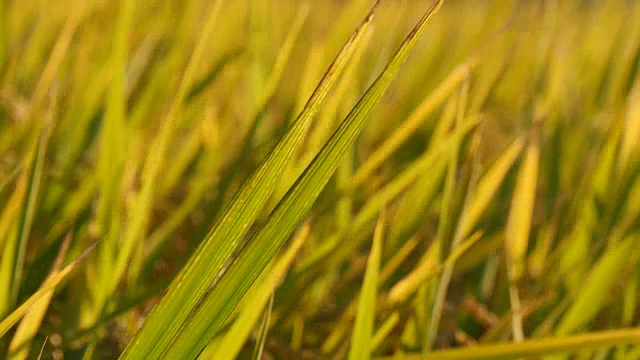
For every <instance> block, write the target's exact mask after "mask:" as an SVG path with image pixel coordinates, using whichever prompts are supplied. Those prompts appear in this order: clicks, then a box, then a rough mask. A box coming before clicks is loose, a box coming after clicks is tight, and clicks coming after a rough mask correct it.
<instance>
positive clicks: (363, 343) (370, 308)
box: [349, 212, 385, 360]
mask: <svg viewBox="0 0 640 360" xmlns="http://www.w3.org/2000/svg"><path fill="white" fill-rule="evenodd" d="M384 225H385V216H384V212H382V213H380V219H379V220H378V225H377V226H376V230H375V233H374V235H373V245H371V253H370V254H369V260H368V261H367V270H366V271H365V273H364V281H363V283H362V290H361V291H360V299H359V300H358V310H357V314H356V321H355V324H354V325H353V334H352V335H351V349H350V350H349V359H350V360H354V359H369V358H371V350H372V349H373V347H372V344H373V325H374V321H375V317H376V296H377V295H376V294H377V293H378V273H379V271H380V256H381V252H382V250H381V249H382V237H383V231H384Z"/></svg>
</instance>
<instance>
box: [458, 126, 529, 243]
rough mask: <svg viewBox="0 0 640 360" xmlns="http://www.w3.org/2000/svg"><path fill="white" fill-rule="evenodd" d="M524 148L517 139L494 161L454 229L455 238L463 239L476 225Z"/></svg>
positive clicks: (521, 139) (522, 140) (521, 142)
mask: <svg viewBox="0 0 640 360" xmlns="http://www.w3.org/2000/svg"><path fill="white" fill-rule="evenodd" d="M523 147H524V139H523V138H521V137H520V138H517V139H516V140H515V141H513V143H511V145H509V147H508V148H507V149H505V150H504V152H503V153H502V154H501V155H500V157H499V158H498V159H497V160H496V161H495V163H494V164H493V165H492V166H491V168H490V169H489V170H488V171H487V173H486V174H485V175H484V176H483V177H482V179H481V180H480V182H479V183H478V187H477V189H476V191H475V193H474V196H473V198H472V200H471V203H470V204H469V210H468V212H466V214H464V215H463V219H462V221H461V224H460V225H459V226H458V228H457V229H456V235H455V237H456V238H460V239H461V238H465V237H467V236H468V235H469V232H470V231H471V230H472V229H473V227H474V226H475V225H476V224H477V222H478V220H480V217H481V216H482V214H483V213H484V211H485V210H486V208H487V207H488V206H489V204H490V202H491V200H492V199H493V197H494V196H495V194H496V193H497V192H498V189H499V188H500V186H501V185H502V182H503V181H504V178H505V177H506V176H507V173H508V172H509V170H510V169H511V167H512V166H513V164H514V163H515V161H516V159H517V158H518V155H520V152H521V150H522V148H523Z"/></svg>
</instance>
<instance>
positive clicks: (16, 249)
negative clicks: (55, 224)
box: [0, 110, 53, 316]
mask: <svg viewBox="0 0 640 360" xmlns="http://www.w3.org/2000/svg"><path fill="white" fill-rule="evenodd" d="M52 111H53V110H52ZM52 127H53V122H52V121H51V119H49V121H46V123H45V125H44V126H43V128H42V129H41V131H40V134H39V136H38V137H37V139H36V143H35V147H34V148H33V150H32V153H31V156H32V157H31V160H30V166H29V168H25V169H24V170H25V172H24V176H25V179H24V182H25V184H26V187H25V189H24V191H25V195H24V199H23V202H22V206H21V208H20V212H19V215H18V217H17V219H16V220H17V222H16V226H17V228H16V233H15V234H16V235H15V238H14V239H13V241H10V242H7V243H5V247H4V249H3V256H2V260H3V261H2V268H1V270H0V271H1V272H2V274H0V277H2V278H3V280H4V281H3V286H2V287H3V288H4V289H3V290H5V291H3V292H4V294H3V297H2V299H1V300H2V302H3V303H1V304H0V316H2V315H5V314H6V312H7V311H9V310H11V309H12V308H13V307H14V306H15V304H16V302H17V301H18V293H19V291H20V286H21V285H23V284H22V275H23V272H24V261H25V256H26V251H27V242H28V241H29V235H30V234H31V228H32V225H33V220H34V216H35V211H36V205H37V202H38V193H39V191H40V183H41V180H42V175H43V169H44V161H45V154H46V151H47V147H48V144H49V137H50V135H51V132H52V131H53V129H52ZM5 286H6V288H5Z"/></svg>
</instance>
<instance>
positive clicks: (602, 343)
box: [380, 329, 640, 360]
mask: <svg viewBox="0 0 640 360" xmlns="http://www.w3.org/2000/svg"><path fill="white" fill-rule="evenodd" d="M624 344H640V330H639V329H622V330H612V331H605V332H596V333H591V334H584V335H576V336H565V337H555V338H548V339H535V340H526V341H523V342H521V343H517V344H495V345H481V346H474V347H469V348H461V349H451V350H441V351H434V352H431V353H429V359H430V360H467V359H475V360H484V359H486V360H489V359H491V360H498V359H518V358H537V357H540V356H544V355H550V354H554V353H568V352H578V351H582V350H596V349H601V348H603V347H613V346H617V345H624ZM401 358H402V359H406V360H413V359H416V360H417V359H424V357H423V355H422V354H405V355H403V356H402V357H401ZM380 359H381V360H382V359H389V360H391V359H395V357H387V358H380Z"/></svg>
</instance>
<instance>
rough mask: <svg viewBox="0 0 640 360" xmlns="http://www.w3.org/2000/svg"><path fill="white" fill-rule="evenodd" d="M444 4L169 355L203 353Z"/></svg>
mask: <svg viewBox="0 0 640 360" xmlns="http://www.w3.org/2000/svg"><path fill="white" fill-rule="evenodd" d="M441 5H442V1H436V2H434V3H433V5H432V6H431V7H430V8H429V10H428V11H427V12H426V13H425V15H424V16H423V17H422V18H421V19H420V21H419V22H418V24H417V25H416V26H415V27H414V29H413V30H412V31H411V33H410V34H409V35H408V36H407V37H406V38H405V40H404V42H403V43H402V45H401V46H400V48H399V50H398V51H397V52H396V54H395V55H394V57H393V58H392V59H391V61H390V62H389V64H388V65H387V67H386V68H385V70H384V71H383V72H382V74H380V76H379V77H378V78H377V79H376V81H375V82H374V83H373V84H372V85H371V87H369V89H368V90H367V91H366V93H365V94H364V95H363V97H362V98H361V99H360V101H359V102H358V103H357V104H356V106H355V107H354V108H353V109H352V111H351V112H350V113H349V115H348V116H347V117H346V119H345V120H344V121H343V122H342V123H341V124H340V126H339V127H338V129H337V130H336V131H335V132H334V134H333V136H332V137H331V139H330V140H329V142H328V143H327V144H326V145H325V146H324V147H323V149H322V150H321V151H320V153H319V154H318V155H317V156H316V157H315V159H314V160H313V161H312V163H311V164H310V166H309V167H308V168H307V169H306V170H305V172H304V173H303V174H302V175H301V177H300V178H299V179H298V181H297V182H296V183H295V185H294V186H293V187H292V189H290V190H289V192H288V193H287V194H286V195H285V197H284V198H283V199H282V201H281V202H280V203H279V204H278V206H277V207H276V209H275V210H274V211H273V212H272V213H271V214H270V216H269V218H268V220H267V222H266V223H265V224H264V226H262V227H261V228H260V230H259V231H258V232H257V233H256V234H255V235H254V236H253V237H252V238H251V239H250V240H249V242H248V244H247V245H246V247H245V248H244V249H243V251H241V252H240V254H239V255H238V257H237V258H236V260H235V262H234V263H232V264H231V265H230V266H229V268H228V269H227V271H226V272H225V273H224V274H223V275H222V277H221V278H220V280H219V281H218V282H217V283H216V284H215V286H214V287H213V289H212V290H211V292H210V293H209V295H208V296H207V297H206V298H205V299H204V300H203V302H202V304H201V306H200V307H198V308H197V309H196V310H195V311H194V313H193V314H192V316H191V317H190V319H189V321H188V322H187V323H186V324H185V327H184V328H183V329H182V331H181V333H180V334H179V335H178V337H177V338H176V340H175V342H174V343H172V344H171V348H170V349H169V351H168V352H167V353H166V354H165V356H166V357H167V358H176V357H182V358H194V357H196V356H198V354H199V353H200V351H201V350H202V349H203V348H204V347H205V346H206V344H207V343H208V342H209V341H210V339H211V338H212V337H213V336H214V335H215V334H216V333H217V332H218V331H219V329H220V327H221V326H222V324H223V323H224V321H225V319H226V318H227V317H228V316H229V315H230V314H231V312H232V311H233V309H234V308H235V307H236V306H237V304H238V302H239V301H240V299H241V298H242V297H243V296H244V294H245V293H246V291H247V289H248V288H249V287H250V286H251V284H252V283H253V282H254V281H255V279H256V278H257V277H258V275H259V274H260V272H261V271H262V270H263V269H264V267H265V266H266V265H267V264H268V263H269V261H271V259H272V258H273V256H274V255H275V253H276V252H277V251H278V249H279V248H280V247H281V246H282V245H283V244H284V243H285V241H286V240H287V238H288V237H289V235H290V234H291V233H292V232H293V230H294V229H295V227H296V226H297V224H298V223H299V222H300V220H302V219H303V218H304V216H305V215H306V214H307V212H308V211H309V210H310V209H311V206H312V205H313V203H314V202H315V200H316V199H317V197H318V196H319V195H320V192H321V191H322V189H323V188H324V187H325V186H326V184H327V183H328V182H329V179H330V178H331V177H332V175H333V173H334V172H335V170H336V168H337V167H338V165H339V164H340V159H341V157H342V156H343V155H344V154H345V153H346V151H347V150H348V149H349V147H350V146H351V145H352V144H353V143H354V141H355V140H356V138H357V136H358V134H359V132H360V130H361V129H362V127H363V126H364V122H365V120H366V118H367V116H368V115H369V114H370V112H371V111H372V109H373V106H374V105H375V104H376V103H377V102H378V101H379V100H380V98H381V97H382V95H383V93H384V91H385V90H386V88H387V87H388V86H389V84H390V82H391V80H392V79H393V76H394V75H395V74H396V73H397V72H398V70H399V68H400V66H401V65H402V64H403V63H404V61H405V60H406V58H407V57H408V55H409V53H410V51H411V50H412V49H413V47H414V46H415V44H416V42H417V40H418V37H419V35H420V34H421V33H422V32H423V31H424V28H425V26H426V24H427V23H428V21H429V20H430V19H431V17H432V16H433V15H434V14H435V12H436V10H437V9H439V8H440V6H441ZM207 265H209V263H207Z"/></svg>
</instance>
